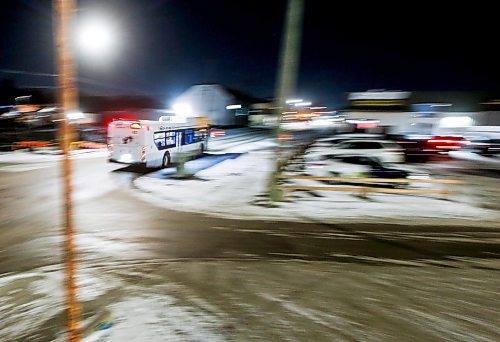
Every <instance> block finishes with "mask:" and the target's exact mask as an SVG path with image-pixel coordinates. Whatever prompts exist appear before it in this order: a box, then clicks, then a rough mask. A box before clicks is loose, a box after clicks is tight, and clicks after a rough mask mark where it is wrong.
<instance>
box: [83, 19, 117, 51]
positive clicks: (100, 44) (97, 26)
mask: <svg viewBox="0 0 500 342" xmlns="http://www.w3.org/2000/svg"><path fill="white" fill-rule="evenodd" d="M76 38H77V44H78V47H79V49H80V50H81V51H82V53H84V54H87V55H91V56H99V57H103V55H107V54H109V53H110V52H112V51H113V50H114V49H115V47H116V32H115V31H114V29H113V27H112V25H111V24H110V23H108V22H106V21H105V20H102V19H99V20H98V19H94V20H87V21H84V22H82V23H81V25H80V26H79V27H78V29H77V37H76Z"/></svg>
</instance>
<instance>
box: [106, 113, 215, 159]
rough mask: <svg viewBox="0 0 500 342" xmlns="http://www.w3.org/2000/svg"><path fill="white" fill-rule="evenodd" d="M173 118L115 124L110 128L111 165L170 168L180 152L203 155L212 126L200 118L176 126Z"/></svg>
mask: <svg viewBox="0 0 500 342" xmlns="http://www.w3.org/2000/svg"><path fill="white" fill-rule="evenodd" d="M171 119H172V117H168V116H166V117H163V116H162V117H161V118H160V120H159V121H151V120H121V119H120V120H115V121H112V122H111V123H110V124H109V125H108V138H107V142H108V150H109V153H110V156H109V161H110V162H117V163H124V164H141V165H144V166H146V167H150V168H156V167H168V166H169V165H170V164H171V163H172V162H175V161H176V157H177V154H178V153H179V152H189V153H192V154H197V155H201V154H202V153H203V151H204V149H205V148H206V144H207V138H208V134H207V133H208V126H207V124H206V122H205V123H204V122H202V120H201V119H200V118H190V119H188V120H191V122H183V123H178V122H172V121H171Z"/></svg>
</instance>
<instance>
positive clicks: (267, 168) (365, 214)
mask: <svg viewBox="0 0 500 342" xmlns="http://www.w3.org/2000/svg"><path fill="white" fill-rule="evenodd" d="M273 160H274V156H273V154H272V153H271V152H268V151H260V152H251V153H247V154H243V155H242V156H240V157H238V158H236V159H228V160H225V161H223V162H221V163H219V164H217V165H215V166H213V167H211V168H208V169H205V170H202V171H200V172H198V173H196V174H195V177H194V178H192V179H186V180H177V179H171V178H165V179H161V178H156V177H150V176H148V175H145V176H143V177H140V178H137V179H136V180H135V181H134V184H135V186H136V187H137V188H138V189H140V190H141V193H137V195H138V196H139V197H140V198H142V199H144V200H146V201H148V202H150V203H152V204H154V205H157V206H160V207H164V208H168V209H174V210H183V211H191V212H203V213H206V214H209V215H215V216H221V217H229V218H238V219H278V220H298V221H309V220H321V221H323V222H338V221H339V220H340V221H353V220H354V221H356V220H359V221H367V220H374V221H383V222H385V221H391V222H394V221H396V220H401V221H408V220H411V221H412V222H414V223H415V224H418V223H424V222H425V221H426V219H427V220H432V223H433V224H434V223H435V224H451V223H452V222H453V221H454V220H460V221H464V222H461V223H462V224H465V221H467V222H474V224H480V223H482V224H486V225H492V224H495V225H496V224H497V222H498V220H499V219H500V213H499V212H498V211H495V210H487V209H481V208H478V207H476V206H475V205H474V202H473V200H472V199H471V198H469V197H468V196H467V194H464V193H461V191H460V188H458V189H457V190H458V192H459V193H458V194H455V195H447V197H444V198H442V197H439V196H429V195H426V196H423V195H422V196H418V195H393V194H369V195H368V197H367V198H361V197H359V196H356V195H355V194H352V193H348V192H336V191H314V192H312V193H311V192H304V191H302V192H288V193H287V197H288V199H289V201H288V202H282V203H279V206H278V207H276V208H270V207H268V206H266V204H267V201H266V196H265V193H266V190H267V181H268V179H269V174H270V172H271V170H272V169H273ZM290 182H291V183H289V184H294V185H313V186H318V185H319V186H325V184H322V183H319V182H317V181H311V180H296V181H290ZM438 186H439V185H438ZM415 219H418V221H415ZM455 223H456V222H455Z"/></svg>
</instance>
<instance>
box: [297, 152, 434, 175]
mask: <svg viewBox="0 0 500 342" xmlns="http://www.w3.org/2000/svg"><path fill="white" fill-rule="evenodd" d="M304 171H305V172H306V173H307V174H309V175H311V176H318V177H332V176H333V177H346V178H347V177H370V178H412V179H417V178H428V175H427V174H425V173H423V172H419V171H418V170H412V169H411V168H408V167H403V166H401V165H394V164H389V163H384V162H382V161H380V160H379V159H378V158H377V157H367V156H357V155H343V156H338V155H334V154H325V155H323V157H322V158H321V160H317V161H314V162H310V163H308V164H306V167H305V170H304Z"/></svg>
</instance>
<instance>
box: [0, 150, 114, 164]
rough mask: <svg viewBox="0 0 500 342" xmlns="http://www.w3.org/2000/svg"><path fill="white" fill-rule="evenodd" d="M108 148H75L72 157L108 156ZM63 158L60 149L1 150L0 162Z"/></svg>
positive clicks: (44, 161)
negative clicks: (33, 150)
mask: <svg viewBox="0 0 500 342" xmlns="http://www.w3.org/2000/svg"><path fill="white" fill-rule="evenodd" d="M107 154H108V151H107V150H106V149H96V150H75V151H71V157H72V158H97V157H102V156H106V155H107ZM61 159H62V155H61V154H60V152H59V151H35V152H26V151H15V152H0V163H8V164H14V163H15V164H21V163H46V162H53V161H58V160H61Z"/></svg>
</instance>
